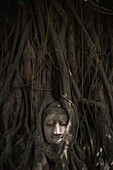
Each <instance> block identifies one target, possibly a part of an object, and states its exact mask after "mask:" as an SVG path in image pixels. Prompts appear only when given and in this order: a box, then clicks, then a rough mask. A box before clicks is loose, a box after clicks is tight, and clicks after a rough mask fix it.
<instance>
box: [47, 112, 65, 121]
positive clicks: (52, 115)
mask: <svg viewBox="0 0 113 170" xmlns="http://www.w3.org/2000/svg"><path fill="white" fill-rule="evenodd" d="M49 120H55V121H59V120H65V121H67V120H68V115H67V114H66V113H62V112H61V113H59V112H54V113H49V114H48V115H47V116H46V117H45V121H49Z"/></svg>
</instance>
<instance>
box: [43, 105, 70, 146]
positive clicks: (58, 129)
mask: <svg viewBox="0 0 113 170" xmlns="http://www.w3.org/2000/svg"><path fill="white" fill-rule="evenodd" d="M67 124H68V114H67V112H66V110H64V109H63V108H62V107H61V105H60V104H59V103H58V102H56V103H55V102H54V103H53V104H51V106H49V108H48V110H47V112H46V115H45V118H44V123H43V129H44V134H45V138H46V140H47V142H48V143H50V144H52V143H57V141H58V140H59V139H61V138H62V137H63V135H64V133H65V131H66V127H67Z"/></svg>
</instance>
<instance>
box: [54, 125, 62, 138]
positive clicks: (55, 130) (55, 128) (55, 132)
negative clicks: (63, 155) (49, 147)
mask: <svg viewBox="0 0 113 170" xmlns="http://www.w3.org/2000/svg"><path fill="white" fill-rule="evenodd" d="M61 134H62V132H61V127H60V125H59V123H58V122H57V123H56V124H55V127H54V135H61Z"/></svg>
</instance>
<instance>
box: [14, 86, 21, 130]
mask: <svg viewBox="0 0 113 170" xmlns="http://www.w3.org/2000/svg"><path fill="white" fill-rule="evenodd" d="M15 93H16V94H15V97H16V103H17V105H16V111H15V113H14V120H13V127H12V128H15V127H16V124H17V120H18V117H19V114H20V111H21V106H22V91H21V89H17V90H16V92H15Z"/></svg>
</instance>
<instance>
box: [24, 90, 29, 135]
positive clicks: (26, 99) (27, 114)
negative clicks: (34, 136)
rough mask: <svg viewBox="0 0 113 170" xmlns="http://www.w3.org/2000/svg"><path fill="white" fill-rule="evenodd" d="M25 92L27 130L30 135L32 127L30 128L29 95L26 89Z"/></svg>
mask: <svg viewBox="0 0 113 170" xmlns="http://www.w3.org/2000/svg"><path fill="white" fill-rule="evenodd" d="M23 90H24V96H25V109H26V114H25V128H26V131H27V133H28V134H30V127H29V119H30V118H29V101H28V94H27V91H26V89H25V88H23Z"/></svg>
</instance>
